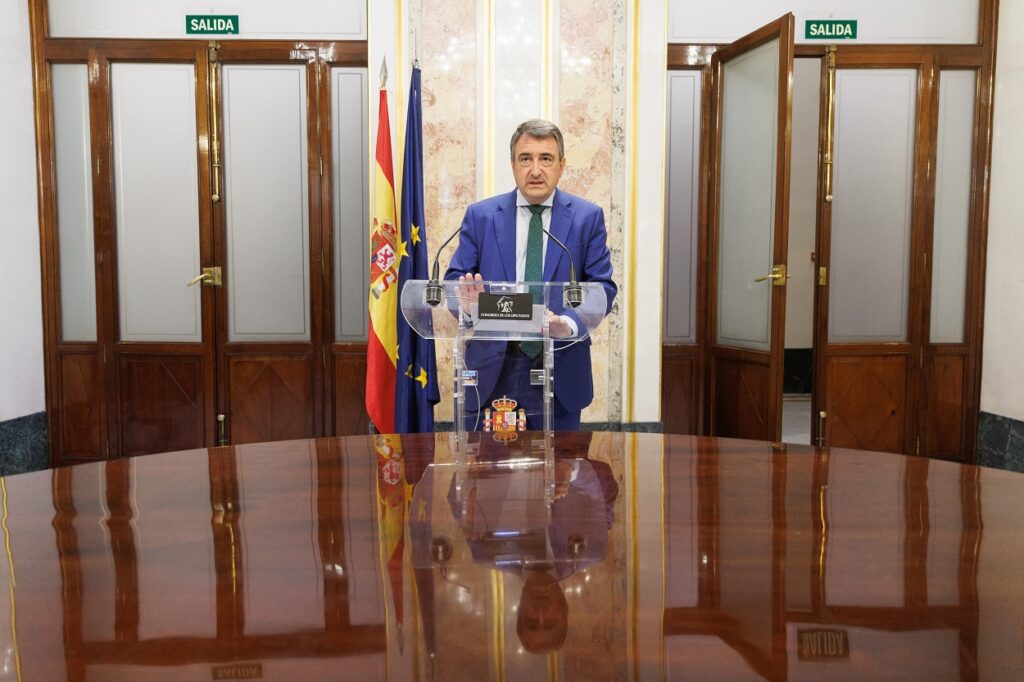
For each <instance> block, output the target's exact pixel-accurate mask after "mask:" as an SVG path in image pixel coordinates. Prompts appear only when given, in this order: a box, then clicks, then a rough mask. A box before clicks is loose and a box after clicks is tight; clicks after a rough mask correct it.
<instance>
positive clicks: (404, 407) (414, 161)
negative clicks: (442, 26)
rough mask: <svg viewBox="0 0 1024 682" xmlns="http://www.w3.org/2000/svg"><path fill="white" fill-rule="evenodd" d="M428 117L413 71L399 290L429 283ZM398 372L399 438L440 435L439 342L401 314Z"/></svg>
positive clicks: (403, 187) (408, 120)
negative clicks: (414, 283)
mask: <svg viewBox="0 0 1024 682" xmlns="http://www.w3.org/2000/svg"><path fill="white" fill-rule="evenodd" d="M422 122H423V117H422V108H421V106H420V70H419V68H418V67H413V70H412V80H411V81H410V82H409V116H408V118H407V119H406V125H405V162H404V164H405V165H404V166H403V170H402V233H401V237H400V239H401V244H402V248H401V249H400V251H402V252H403V253H406V254H407V255H408V256H410V257H409V258H403V259H401V260H400V261H399V263H398V290H399V291H401V288H402V287H403V286H404V285H405V283H406V282H407V281H408V280H410V279H427V229H426V225H425V224H424V223H425V222H426V221H425V220H424V211H423V123H422ZM396 326H397V330H398V332H397V337H398V371H397V375H398V376H397V383H396V385H395V432H396V433H419V432H424V431H428V432H429V431H433V430H434V404H435V403H437V402H438V401H439V400H440V395H439V393H438V390H437V366H436V365H435V363H434V341H433V339H424V338H423V337H421V336H420V335H419V334H417V333H416V332H414V331H413V330H412V329H411V328H410V327H409V323H408V322H406V321H405V316H404V315H402V313H401V311H399V312H398V317H397V323H396Z"/></svg>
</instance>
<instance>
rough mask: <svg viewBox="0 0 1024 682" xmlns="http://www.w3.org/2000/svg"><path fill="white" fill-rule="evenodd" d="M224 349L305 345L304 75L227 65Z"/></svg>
mask: <svg viewBox="0 0 1024 682" xmlns="http://www.w3.org/2000/svg"><path fill="white" fill-rule="evenodd" d="M222 73H223V84H224V85H223V87H224V100H223V102H224V174H225V193H224V194H225V198H224V200H225V202H226V205H225V210H226V214H227V241H228V264H227V265H228V267H227V273H226V274H227V287H228V339H229V340H230V341H308V340H309V338H310V312H309V311H310V302H309V201H308V194H307V188H308V184H307V183H308V178H307V175H308V173H307V167H306V159H307V140H308V139H307V137H306V67H305V65H269V64H267V65H256V66H250V65H224V66H223V67H222Z"/></svg>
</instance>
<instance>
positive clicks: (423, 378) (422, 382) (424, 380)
mask: <svg viewBox="0 0 1024 682" xmlns="http://www.w3.org/2000/svg"><path fill="white" fill-rule="evenodd" d="M416 381H418V382H420V386H422V387H423V388H426V387H427V370H425V369H423V368H422V367H420V375H419V376H418V377H416Z"/></svg>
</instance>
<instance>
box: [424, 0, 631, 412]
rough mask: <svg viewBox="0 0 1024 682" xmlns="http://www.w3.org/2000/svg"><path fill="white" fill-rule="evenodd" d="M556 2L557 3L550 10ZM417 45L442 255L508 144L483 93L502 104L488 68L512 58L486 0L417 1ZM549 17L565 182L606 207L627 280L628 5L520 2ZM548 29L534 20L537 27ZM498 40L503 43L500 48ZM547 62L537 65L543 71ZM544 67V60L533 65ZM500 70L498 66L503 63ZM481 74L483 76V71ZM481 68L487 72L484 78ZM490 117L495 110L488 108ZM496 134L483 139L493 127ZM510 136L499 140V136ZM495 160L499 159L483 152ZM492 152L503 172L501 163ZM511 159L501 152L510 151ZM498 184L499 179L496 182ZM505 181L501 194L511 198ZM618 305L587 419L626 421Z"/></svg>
mask: <svg viewBox="0 0 1024 682" xmlns="http://www.w3.org/2000/svg"><path fill="white" fill-rule="evenodd" d="M551 3H553V5H552V4H551ZM410 5H415V6H414V7H411V8H410V14H409V16H410V19H411V24H412V25H411V26H410V27H409V28H410V36H409V38H410V40H409V42H410V44H415V45H416V46H417V47H416V51H417V52H418V53H419V59H420V63H421V66H422V69H423V139H424V173H425V177H426V185H425V192H426V213H427V226H428V231H429V236H428V243H429V244H430V246H431V249H434V248H436V245H438V244H440V243H441V241H443V240H444V239H445V238H447V236H448V235H449V234H450V233H451V232H452V231H453V230H455V229H456V228H457V227H458V226H459V224H460V222H461V220H462V216H463V213H464V212H465V209H466V207H467V206H468V205H469V204H470V203H472V202H473V201H475V200H477V199H478V198H482V197H478V196H477V194H478V191H477V188H479V187H484V186H485V185H486V182H485V181H486V177H485V176H486V175H487V171H488V169H486V168H484V167H482V165H481V162H480V160H479V159H480V158H481V157H480V152H481V151H482V150H485V149H488V148H489V149H494V150H498V149H504V148H505V145H507V140H506V138H507V131H505V130H499V126H497V125H495V124H496V123H497V122H498V121H496V120H495V121H482V120H481V117H482V116H484V117H486V116H490V117H491V118H498V114H499V112H498V111H496V110H497V109H498V108H499V105H500V104H501V102H498V101H496V102H493V103H491V106H490V107H487V106H485V105H486V102H483V101H482V100H481V97H482V96H484V94H483V93H486V92H494V96H495V98H496V99H497V98H498V94H499V92H498V88H497V86H498V85H500V83H492V82H490V81H489V80H488V79H491V80H493V79H496V78H497V77H498V74H495V73H488V72H487V67H488V65H489V64H491V63H492V62H494V58H495V57H498V56H500V55H502V54H505V53H506V52H508V49H509V48H508V46H507V45H505V44H504V43H503V42H501V41H502V40H503V34H502V31H501V30H500V27H494V30H493V31H492V30H491V28H490V27H489V25H488V24H489V22H490V21H491V17H492V15H493V16H497V15H498V14H500V12H495V11H494V10H495V9H496V8H489V6H488V5H487V4H486V0H485V2H483V3H481V2H478V1H477V0H453V1H450V2H441V1H440V0H419V1H418V2H417V1H416V0H412V1H411V2H410ZM549 9H550V10H551V11H552V18H553V22H552V23H553V28H554V30H553V31H551V32H550V34H549V36H550V38H549V39H550V40H551V41H552V42H551V44H550V45H541V46H540V47H539V50H540V51H542V52H546V53H547V54H549V55H550V56H551V57H552V61H553V62H554V69H553V70H554V74H553V77H551V78H545V77H544V76H545V74H543V73H539V72H538V73H537V78H536V83H541V84H544V85H545V86H546V87H547V88H548V91H547V92H544V93H541V100H543V99H544V98H545V97H549V98H550V97H553V98H555V102H554V109H555V113H554V118H555V120H556V122H558V123H559V125H560V127H561V128H562V132H563V134H564V136H565V142H566V154H567V167H566V172H565V175H564V176H563V177H562V182H561V187H562V188H563V189H565V190H566V191H568V192H572V193H573V194H577V195H579V196H582V197H584V198H585V199H587V200H589V201H591V202H593V203H596V204H598V205H599V206H601V207H603V208H604V209H605V215H606V220H607V223H608V230H609V240H608V241H609V248H610V249H611V251H612V259H613V265H614V268H615V279H616V281H617V282H619V283H620V284H621V282H622V281H623V279H624V278H623V259H622V250H623V224H624V222H623V215H624V213H623V198H624V195H625V189H624V187H623V182H624V180H623V178H625V177H626V175H625V172H624V170H625V161H624V160H625V142H624V137H623V135H622V130H623V128H624V125H625V110H626V106H625V103H626V98H627V95H626V87H625V85H624V83H625V60H626V38H627V33H626V30H625V12H626V0H614V1H613V2H611V3H608V2H606V1H604V0H548V2H541V3H530V2H527V3H523V11H531V12H534V13H538V12H540V13H542V12H546V11H548V10H549ZM538 22H541V23H543V17H541V16H537V17H532V19H531V21H530V22H528V23H530V24H531V25H533V24H536V23H538ZM492 43H494V44H492ZM545 61H546V60H545V59H540V60H539V63H540V64H541V67H540V69H539V70H543V65H544V63H545ZM535 62H537V60H536V59H534V60H532V61H531V62H530V63H535ZM496 66H497V64H495V67H496ZM481 68H484V71H483V72H481ZM480 73H482V74H483V75H482V77H479V76H478V74H480ZM488 112H490V113H488ZM489 131H491V135H492V136H493V137H494V139H483V138H484V137H486V136H488V132H489ZM499 137H500V138H501V139H498V138H499ZM484 156H485V157H487V158H490V156H492V155H486V154H485V155H484ZM493 156H494V162H495V165H497V163H499V158H498V156H496V155H493ZM502 156H503V154H502ZM493 179H496V178H493V177H492V182H493ZM506 190H507V188H506V187H503V186H496V187H494V191H495V192H502V191H506ZM454 248H455V242H453V243H452V244H451V245H450V246H448V247H447V248H446V249H445V253H443V254H442V255H441V262H442V263H447V262H448V260H450V258H451V254H452V253H453V252H454ZM617 311H618V305H616V308H615V309H613V314H612V316H611V318H610V319H609V320H608V321H607V322H606V323H605V324H604V325H602V327H601V329H600V330H599V331H598V333H597V334H596V335H595V338H594V347H593V353H592V355H593V363H594V383H595V386H594V391H595V397H594V403H593V404H592V405H591V406H590V407H589V408H587V410H585V411H584V414H583V421H584V422H603V423H607V422H617V421H620V420H621V418H622V395H621V372H622V362H623V360H622V358H621V357H620V356H621V353H618V352H612V349H618V348H619V347H620V346H621V339H622V333H623V330H622V325H621V322H620V321H619V319H618V314H617ZM437 351H438V366H439V368H442V369H441V370H440V372H439V380H440V381H441V382H442V383H441V386H445V387H447V386H450V385H451V383H450V382H451V371H450V369H449V370H448V371H447V372H445V371H444V369H443V368H446V367H450V366H451V353H450V349H449V348H447V347H446V345H445V344H438V347H437ZM435 418H436V419H437V420H438V421H449V420H451V418H452V413H451V405H450V403H448V402H446V403H444V404H442V405H441V406H439V408H438V409H437V411H436V413H435Z"/></svg>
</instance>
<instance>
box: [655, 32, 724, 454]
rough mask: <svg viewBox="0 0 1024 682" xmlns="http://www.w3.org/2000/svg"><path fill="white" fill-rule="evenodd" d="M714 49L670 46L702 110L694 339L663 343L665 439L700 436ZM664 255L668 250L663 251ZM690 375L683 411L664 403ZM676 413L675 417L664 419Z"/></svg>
mask: <svg viewBox="0 0 1024 682" xmlns="http://www.w3.org/2000/svg"><path fill="white" fill-rule="evenodd" d="M715 50H716V48H714V47H711V46H699V47H697V48H695V49H690V48H684V47H683V46H678V45H669V59H668V63H669V70H670V71H699V72H700V78H701V93H700V97H701V99H700V101H701V110H700V131H699V149H700V151H699V154H700V160H699V162H698V169H699V171H698V172H699V177H698V179H697V182H698V190H697V223H696V225H694V226H693V229H695V230H696V231H697V257H696V264H697V269H696V277H695V281H694V282H693V285H692V286H694V287H695V289H696V294H695V296H694V305H695V306H696V316H695V317H696V319H695V322H696V328H695V332H696V336H695V339H694V341H693V342H692V343H668V342H665V343H663V346H662V356H661V358H662V360H661V374H662V387H663V388H662V403H661V404H662V407H661V421H662V424H663V425H664V426H663V428H664V431H665V432H666V433H685V434H698V433H703V432H704V428H703V421H704V418H703V414H704V378H703V377H704V372H705V369H704V368H705V364H706V357H705V350H706V349H705V346H704V344H703V343H702V340H703V339H705V338H706V337H707V323H708V319H707V296H708V292H707V271H708V191H709V173H707V172H706V170H707V164H708V154H709V153H710V145H711V137H710V134H709V131H710V127H711V107H710V98H711V55H712V54H714V52H715ZM666 251H667V249H666ZM680 371H689V373H690V381H689V385H687V382H686V380H685V379H684V380H683V381H681V382H680V390H681V391H682V393H683V397H684V400H685V401H686V402H685V403H684V404H683V405H678V404H674V403H672V402H669V398H670V395H669V393H668V391H667V390H665V389H666V387H667V386H668V385H669V382H668V381H666V377H668V376H671V375H674V374H678V373H679V372H680ZM672 410H679V413H680V414H679V417H678V418H673V417H670V416H669V414H670V413H671V411H672Z"/></svg>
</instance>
